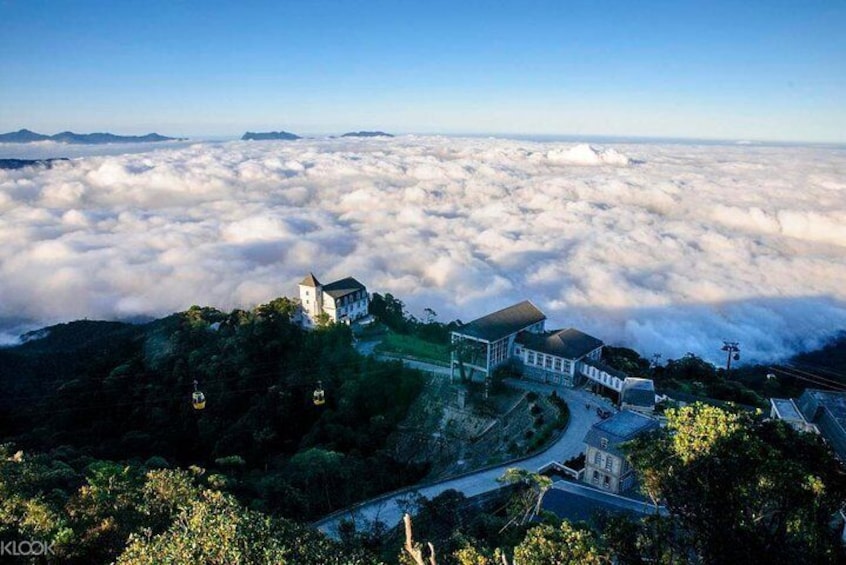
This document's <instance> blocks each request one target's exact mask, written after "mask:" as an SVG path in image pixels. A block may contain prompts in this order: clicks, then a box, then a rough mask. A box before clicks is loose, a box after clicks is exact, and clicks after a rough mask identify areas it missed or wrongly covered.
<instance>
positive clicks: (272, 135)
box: [241, 131, 302, 141]
mask: <svg viewBox="0 0 846 565" xmlns="http://www.w3.org/2000/svg"><path fill="white" fill-rule="evenodd" d="M295 139H302V138H301V137H300V136H299V135H297V134H295V133H291V132H288V131H264V132H254V131H248V132H247V133H245V134H244V135H243V136H241V140H243V141H250V140H252V141H269V140H283V141H293V140H295Z"/></svg>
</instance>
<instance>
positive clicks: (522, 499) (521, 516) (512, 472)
mask: <svg viewBox="0 0 846 565" xmlns="http://www.w3.org/2000/svg"><path fill="white" fill-rule="evenodd" d="M497 482H500V483H503V484H506V485H519V487H520V488H519V489H518V490H517V492H516V493H515V494H514V495H513V496H512V497H511V500H510V502H509V504H508V515H509V520H508V522H507V523H506V524H505V526H503V527H502V530H505V529H506V528H508V527H509V526H512V525H515V524H517V525H521V526H522V525H525V524H527V523H529V521H530V520H531V519H532V518H533V517H535V516H537V515H538V514H539V513H540V508H541V504H542V503H543V497H544V495H545V494H546V492H547V491H548V490H549V489H550V488H551V487H552V479H550V478H549V477H547V476H545V475H541V474H539V473H532V472H529V471H526V470H525V469H518V468H516V467H512V468H510V469H508V470H506V471H505V474H503V475H502V476H501V477H500V478H498V479H497Z"/></svg>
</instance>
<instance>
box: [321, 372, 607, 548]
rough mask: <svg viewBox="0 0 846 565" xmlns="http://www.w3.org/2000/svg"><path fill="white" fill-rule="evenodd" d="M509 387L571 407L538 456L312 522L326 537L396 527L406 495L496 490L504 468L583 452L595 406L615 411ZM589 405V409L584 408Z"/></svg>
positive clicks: (533, 386)
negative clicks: (351, 527)
mask: <svg viewBox="0 0 846 565" xmlns="http://www.w3.org/2000/svg"><path fill="white" fill-rule="evenodd" d="M509 384H512V385H514V386H517V387H519V388H525V389H529V390H535V391H537V392H543V393H549V392H551V391H552V390H556V391H557V393H558V395H559V396H560V397H562V398H563V399H564V400H565V401H566V402H567V405H568V406H569V407H570V422H569V424H568V426H567V429H566V430H565V432H564V433H563V434H562V435H561V437H560V438H559V439H558V441H556V442H555V443H554V444H553V445H551V446H550V447H549V448H548V449H546V450H545V451H543V452H542V453H540V454H537V455H534V456H532V457H530V458H528V459H524V460H522V461H519V462H515V463H506V464H503V465H499V466H496V467H493V468H489V469H482V470H480V471H477V472H473V473H468V474H466V475H462V476H459V477H456V478H453V479H446V480H444V481H440V482H437V483H433V484H430V485H423V486H418V487H413V488H409V489H404V490H402V491H399V492H395V493H391V494H389V495H385V496H381V497H378V498H375V499H373V500H371V501H366V502H363V503H360V504H357V505H356V506H354V507H352V508H349V509H347V510H344V511H341V512H337V513H334V514H331V515H329V516H327V517H326V518H324V519H322V520H320V521H318V522H315V523H314V526H316V527H317V528H318V529H319V530H321V531H322V532H324V533H326V534H327V535H329V536H331V537H333V538H337V537H338V524H339V523H340V522H341V520H344V519H345V520H351V521H352V522H353V523H355V524H356V525H357V526H358V527H359V528H362V529H364V528H366V527H367V526H368V525H369V524H370V523H372V522H373V521H376V520H378V521H382V522H384V523H385V524H387V526H388V527H393V526H396V525H397V524H398V523H399V522H400V520H401V519H402V514H403V510H402V509H401V508H400V503H401V501H402V500H405V499H408V498H409V495H411V494H414V493H419V494H421V495H423V496H425V497H426V498H429V499H431V498H433V497H435V496H437V495H439V494H441V493H442V492H444V491H446V490H449V489H454V490H457V491H459V492H461V493H464V495H465V496H468V497H470V496H475V495H478V494H482V493H485V492H489V491H491V490H495V489H497V488H499V486H500V485H499V483H497V481H496V479H497V478H499V477H501V476H502V475H503V474H504V473H505V471H506V469H508V468H511V467H517V468H521V469H526V470H527V471H531V472H533V473H535V472H537V471H538V470H539V469H540V468H541V467H543V466H544V465H546V464H547V463H549V462H550V461H558V462H563V461H566V460H567V459H570V458H572V457H574V456H576V455H578V454H580V453H582V452H583V451H584V441H583V440H584V438H585V435H586V434H587V432H588V430H589V429H590V427H591V426H592V425H593V424H595V423H596V422H597V421H599V417H598V416H597V415H596V408H597V406H601V407H602V408H603V409H605V410H615V409H614V407H613V406H612V405H611V403H610V401H608V400H607V399H605V398H601V397H599V396H597V395H595V394H592V393H589V392H587V391H583V390H573V389H566V388H560V387H553V386H551V385H544V384H542V383H534V382H530V381H521V380H517V381H510V380H509ZM585 405H589V406H590V407H589V408H585Z"/></svg>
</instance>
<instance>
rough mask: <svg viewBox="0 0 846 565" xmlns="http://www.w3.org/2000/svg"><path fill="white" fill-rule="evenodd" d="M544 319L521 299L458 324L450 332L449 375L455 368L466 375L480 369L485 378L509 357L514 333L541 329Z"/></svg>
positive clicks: (542, 314)
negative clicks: (461, 324)
mask: <svg viewBox="0 0 846 565" xmlns="http://www.w3.org/2000/svg"><path fill="white" fill-rule="evenodd" d="M545 322H546V315H545V314H544V313H543V312H541V311H540V310H538V308H537V307H536V306H535V305H534V304H532V303H531V302H529V301H528V300H524V301H523V302H520V303H518V304H515V305H513V306H509V307H508V308H503V309H502V310H497V311H496V312H494V313H492V314H488V315H487V316H482V317H481V318H478V319H476V320H473V321H472V322H470V323H468V324H465V325H463V326H461V327H460V328H459V329H457V330H455V331H453V332H452V344H453V348H452V355H451V359H450V375H451V376H452V377H453V378H454V377H455V371H456V369H458V370H459V371H460V372H461V373H462V375H464V376H467V374H468V373H469V378H472V375H473V374H474V373H480V374H482V375H483V376H484V378H485V379H487V378H488V377H489V376H490V373H491V371H493V370H494V369H495V368H497V367H498V366H500V365H502V364H503V363H505V362H506V361H508V359H510V358H511V356H512V355H513V353H514V343H515V341H516V340H517V335H518V334H520V333H521V332H529V333H541V332H543V328H544V324H545Z"/></svg>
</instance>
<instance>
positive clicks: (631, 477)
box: [583, 410, 659, 493]
mask: <svg viewBox="0 0 846 565" xmlns="http://www.w3.org/2000/svg"><path fill="white" fill-rule="evenodd" d="M658 427H659V424H658V422H657V421H656V420H653V419H652V418H649V417H648V416H644V415H643V414H639V413H637V412H632V411H630V410H623V411H622V412H619V413H617V414H615V415H614V416H611V417H610V418H608V419H607V420H602V421H600V422H597V423H596V424H594V425H593V427H591V429H590V430H588V433H587V435H586V436H585V444H587V447H586V449H585V474H584V479H583V480H584V482H586V483H588V484H592V485H594V486H596V487H599V488H601V489H604V490H607V491H609V492H613V493H621V492H625V491H627V490H629V489H630V488H632V487H633V486H634V484H635V474H634V469H632V466H631V465H630V464H629V461H628V459H627V458H626V454H625V451H624V450H623V447H622V446H623V444H624V443H626V442H628V441H631V440H633V439H634V438H636V437H637V436H639V435H641V434H643V433H647V432H650V431H652V430H655V429H657V428H658Z"/></svg>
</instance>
